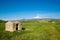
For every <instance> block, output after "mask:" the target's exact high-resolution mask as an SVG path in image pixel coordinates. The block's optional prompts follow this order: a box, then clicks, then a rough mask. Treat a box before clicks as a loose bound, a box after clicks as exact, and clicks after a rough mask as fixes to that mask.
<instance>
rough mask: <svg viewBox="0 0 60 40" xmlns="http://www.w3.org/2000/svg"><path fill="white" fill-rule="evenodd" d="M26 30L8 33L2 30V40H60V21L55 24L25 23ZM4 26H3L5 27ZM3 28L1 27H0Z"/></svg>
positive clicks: (0, 35) (0, 34) (0, 32)
mask: <svg viewBox="0 0 60 40" xmlns="http://www.w3.org/2000/svg"><path fill="white" fill-rule="evenodd" d="M21 23H22V27H23V28H25V30H21V31H19V32H18V31H16V32H12V33H11V32H6V31H1V30H0V39H1V40H60V20H59V21H55V23H52V22H51V21H49V22H40V21H23V22H21ZM3 24H4V23H2V24H0V25H2V27H3ZM0 27H1V26H0Z"/></svg>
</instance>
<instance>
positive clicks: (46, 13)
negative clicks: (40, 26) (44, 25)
mask: <svg viewBox="0 0 60 40" xmlns="http://www.w3.org/2000/svg"><path fill="white" fill-rule="evenodd" d="M37 16H38V17H40V18H56V19H60V0H0V19H2V20H20V19H33V18H35V17H37Z"/></svg>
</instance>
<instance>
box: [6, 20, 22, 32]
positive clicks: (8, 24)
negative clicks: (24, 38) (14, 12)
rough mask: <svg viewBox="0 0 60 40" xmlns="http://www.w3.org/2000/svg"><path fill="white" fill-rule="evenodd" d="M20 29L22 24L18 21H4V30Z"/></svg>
mask: <svg viewBox="0 0 60 40" xmlns="http://www.w3.org/2000/svg"><path fill="white" fill-rule="evenodd" d="M21 29H22V25H21V23H20V22H19V21H8V22H6V27H5V30H6V31H10V32H13V31H16V30H21Z"/></svg>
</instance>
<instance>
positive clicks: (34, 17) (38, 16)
mask: <svg viewBox="0 0 60 40" xmlns="http://www.w3.org/2000/svg"><path fill="white" fill-rule="evenodd" d="M34 18H42V17H40V16H39V15H37V16H36V17H34Z"/></svg>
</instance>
